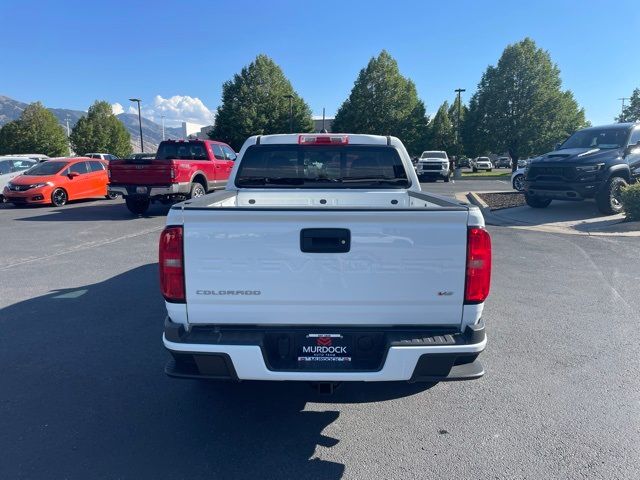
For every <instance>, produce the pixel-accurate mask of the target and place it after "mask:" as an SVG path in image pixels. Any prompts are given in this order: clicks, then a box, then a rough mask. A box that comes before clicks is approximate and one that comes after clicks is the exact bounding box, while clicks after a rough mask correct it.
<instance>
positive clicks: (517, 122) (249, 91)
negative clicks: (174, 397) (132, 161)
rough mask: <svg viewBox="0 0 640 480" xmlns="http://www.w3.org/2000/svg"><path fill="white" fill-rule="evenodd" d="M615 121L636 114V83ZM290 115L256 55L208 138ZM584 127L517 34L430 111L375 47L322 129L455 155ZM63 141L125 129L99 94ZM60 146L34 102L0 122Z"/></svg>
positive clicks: (556, 75)
mask: <svg viewBox="0 0 640 480" xmlns="http://www.w3.org/2000/svg"><path fill="white" fill-rule="evenodd" d="M290 112H291V118H290ZM616 120H618V121H638V120H640V89H636V90H634V92H633V94H632V96H631V101H630V103H629V105H628V106H627V107H626V108H625V109H624V111H623V112H622V113H621V115H620V116H619V117H618V118H616ZM290 121H291V123H292V127H293V130H294V131H296V132H310V131H312V130H313V120H312V116H311V109H310V108H309V105H308V104H307V103H306V102H305V101H304V99H303V98H302V97H301V96H300V95H299V94H298V93H297V92H296V91H295V90H294V88H293V86H292V85H291V82H290V81H289V80H288V79H287V78H286V76H285V74H284V72H283V71H282V69H281V68H280V67H279V66H278V65H277V64H276V63H275V62H274V61H273V60H272V59H270V58H269V57H267V56H266V55H258V56H257V57H256V59H255V60H254V61H253V62H251V63H250V64H249V65H247V66H246V67H244V68H243V69H242V70H241V71H240V72H239V73H237V74H235V75H234V77H233V78H232V79H231V80H229V81H227V82H225V83H224V84H223V86H222V102H221V105H220V107H219V108H218V110H217V113H216V119H215V124H214V128H213V129H212V131H211V132H210V137H211V138H214V139H216V140H221V141H224V142H227V143H229V144H230V145H231V146H232V147H233V148H234V149H236V150H239V149H240V147H241V146H242V144H243V142H244V141H245V139H246V138H247V137H249V136H251V135H266V134H272V133H285V132H288V131H289V129H290V123H289V122H290ZM586 125H587V122H586V120H585V115H584V109H583V108H581V107H580V106H579V105H578V103H577V102H576V100H575V98H574V96H573V93H572V92H571V91H570V90H565V89H563V87H562V81H561V79H560V69H559V68H558V66H557V65H556V64H555V63H553V61H552V59H551V56H550V54H549V52H547V51H546V50H543V49H541V48H539V47H538V46H537V45H536V44H535V42H534V41H533V40H532V39H530V38H525V39H524V40H522V41H519V42H517V43H514V44H511V45H508V46H507V47H506V48H505V49H504V51H503V52H502V55H501V56H500V58H499V59H498V62H497V63H496V65H490V66H488V67H487V69H486V70H485V72H484V73H483V74H482V77H481V79H480V82H479V83H478V86H477V89H476V91H475V93H474V94H473V95H472V97H471V99H470V100H469V103H468V105H466V104H464V103H461V102H458V100H457V99H455V98H454V100H453V102H452V103H449V102H448V101H445V102H444V103H443V104H442V105H440V107H439V108H438V109H437V111H436V113H435V115H434V116H433V118H430V117H429V116H428V115H427V113H426V107H425V104H424V102H423V101H422V100H421V99H420V98H419V97H418V94H417V90H416V86H415V84H414V82H413V81H412V80H410V79H408V78H406V77H404V76H403V75H402V74H401V73H400V69H399V67H398V64H397V62H396V60H395V59H394V58H393V57H392V56H391V55H390V54H389V53H388V52H387V51H385V50H383V51H382V52H381V53H380V54H379V55H378V56H377V57H374V58H371V59H370V60H369V62H368V64H367V65H366V66H365V67H364V68H363V69H362V70H361V71H360V73H359V74H358V77H357V78H356V80H355V82H354V85H353V88H352V90H351V92H350V93H349V96H348V97H347V98H346V99H345V100H344V102H343V103H342V105H341V106H340V107H339V109H338V111H337V113H336V115H335V119H334V121H333V126H332V130H333V131H335V132H338V131H340V132H357V133H364V134H378V135H393V136H397V137H399V138H400V139H401V140H402V141H403V142H404V144H405V145H406V147H407V150H408V151H409V152H410V153H411V154H413V155H417V154H419V153H420V152H421V151H423V150H446V151H447V152H448V153H449V155H455V156H462V155H466V156H470V157H475V156H478V155H482V154H486V153H490V152H493V153H506V152H509V153H510V154H511V155H512V157H514V158H521V157H526V156H531V155H534V154H538V153H542V152H545V151H548V150H551V149H552V148H553V146H554V145H555V144H556V143H557V142H559V141H562V140H564V139H565V138H566V137H567V136H569V135H570V134H571V133H572V132H574V131H575V130H577V129H579V128H581V127H584V126H586ZM69 141H70V144H71V147H72V148H73V150H74V152H75V153H76V154H80V155H81V154H84V153H87V152H90V151H105V152H110V153H114V154H116V155H119V156H126V155H128V154H130V153H131V145H130V136H129V133H128V132H127V130H126V128H125V127H124V125H122V123H121V122H120V121H118V119H117V118H116V117H115V116H114V115H113V113H112V111H111V106H110V105H109V103H107V102H103V101H96V102H95V103H94V104H93V105H92V106H91V108H90V109H89V112H88V114H87V115H86V116H85V117H82V118H81V119H80V120H79V121H78V123H77V124H76V125H75V126H74V128H73V132H72V133H71V135H70V138H69ZM68 150H69V149H68V143H67V138H66V135H65V132H64V129H63V128H62V127H61V126H60V125H59V124H58V122H57V120H56V119H55V117H54V116H53V114H52V113H51V112H49V111H48V110H47V109H45V108H44V107H43V106H42V105H41V104H40V103H35V104H31V105H29V106H28V107H27V108H26V109H25V110H24V112H23V114H22V116H21V118H20V119H19V120H15V121H13V122H9V123H7V124H6V125H5V126H4V127H2V128H1V129H0V154H2V153H21V152H26V153H32V152H33V153H45V154H47V155H50V156H60V155H67V154H68Z"/></svg>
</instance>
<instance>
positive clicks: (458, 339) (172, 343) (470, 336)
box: [163, 320, 487, 382]
mask: <svg viewBox="0 0 640 480" xmlns="http://www.w3.org/2000/svg"><path fill="white" fill-rule="evenodd" d="M322 330H327V328H326V327H323V328H322ZM329 330H331V332H334V331H339V330H340V329H339V328H331V327H329ZM344 330H345V331H350V332H353V331H354V330H348V329H344ZM291 332H292V329H285V328H284V327H278V328H276V327H273V329H265V328H263V329H260V328H241V327H226V328H225V329H220V328H216V327H193V328H192V329H191V330H190V331H189V332H187V331H186V330H185V329H184V328H183V326H182V325H180V324H176V323H173V322H171V321H170V320H167V322H166V323H165V332H164V336H163V343H164V346H165V347H166V348H167V349H168V350H169V352H170V353H171V354H172V357H173V359H172V360H170V361H169V363H168V364H167V367H166V369H165V372H166V373H167V375H169V376H172V377H181V378H209V379H217V380H235V381H238V380H272V381H287V380H293V381H315V382H341V381H365V382H379V381H409V382H421V381H424V382H438V381H453V380H472V379H475V378H479V377H481V376H482V375H483V374H484V369H483V367H482V365H481V364H480V362H479V361H478V360H477V357H478V355H479V354H480V353H481V352H482V351H483V350H484V348H485V346H486V342H487V341H486V336H485V329H484V323H482V321H481V322H480V323H479V324H477V325H474V326H472V327H467V329H466V330H465V331H464V332H463V333H460V332H457V333H453V332H451V330H450V329H449V330H437V329H423V330H422V331H417V330H416V329H413V330H407V329H394V328H386V329H378V330H376V333H377V334H381V335H383V336H384V339H385V340H384V346H383V347H382V348H383V350H382V351H381V362H380V364H379V366H378V367H377V368H375V369H371V370H361V371H356V370H331V371H329V370H321V371H319V370H317V369H297V368H294V369H276V368H274V367H273V366H272V365H271V364H272V361H273V358H274V352H269V351H268V347H266V346H265V345H268V343H269V341H268V336H269V335H273V334H274V333H275V334H276V335H281V334H282V335H285V336H286V335H287V334H288V333H291ZM281 353H282V352H278V354H281Z"/></svg>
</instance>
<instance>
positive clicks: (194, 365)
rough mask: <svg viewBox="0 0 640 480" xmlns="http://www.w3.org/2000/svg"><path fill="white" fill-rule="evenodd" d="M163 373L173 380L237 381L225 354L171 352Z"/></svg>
mask: <svg viewBox="0 0 640 480" xmlns="http://www.w3.org/2000/svg"><path fill="white" fill-rule="evenodd" d="M171 355H172V356H173V358H172V359H171V360H169V361H168V362H167V365H166V367H165V369H164V372H165V373H166V374H167V375H169V376H170V377H175V378H201V379H209V380H236V381H237V380H238V375H236V371H235V369H234V368H233V362H232V361H231V358H230V357H229V355H227V354H226V353H211V354H207V353H195V352H194V353H190V352H184V353H182V352H180V353H178V352H171Z"/></svg>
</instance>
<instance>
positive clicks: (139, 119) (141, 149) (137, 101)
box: [129, 98, 144, 153]
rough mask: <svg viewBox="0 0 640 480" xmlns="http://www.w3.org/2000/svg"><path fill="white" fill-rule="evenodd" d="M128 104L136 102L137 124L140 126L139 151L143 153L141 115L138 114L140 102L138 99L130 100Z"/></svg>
mask: <svg viewBox="0 0 640 480" xmlns="http://www.w3.org/2000/svg"><path fill="white" fill-rule="evenodd" d="M129 101H130V102H136V103H137V104H138V124H139V125H140V151H141V152H142V153H144V140H143V139H142V114H141V113H140V102H141V100H140V99H139V98H130V99H129Z"/></svg>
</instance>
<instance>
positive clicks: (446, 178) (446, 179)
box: [443, 175, 449, 183]
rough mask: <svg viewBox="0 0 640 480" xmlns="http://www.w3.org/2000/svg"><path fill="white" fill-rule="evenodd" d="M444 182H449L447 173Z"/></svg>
mask: <svg viewBox="0 0 640 480" xmlns="http://www.w3.org/2000/svg"><path fill="white" fill-rule="evenodd" d="M443 180H444V183H449V176H448V175H447V176H446V177H444V179H443Z"/></svg>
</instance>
